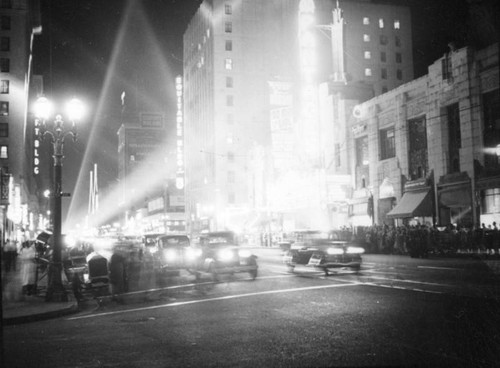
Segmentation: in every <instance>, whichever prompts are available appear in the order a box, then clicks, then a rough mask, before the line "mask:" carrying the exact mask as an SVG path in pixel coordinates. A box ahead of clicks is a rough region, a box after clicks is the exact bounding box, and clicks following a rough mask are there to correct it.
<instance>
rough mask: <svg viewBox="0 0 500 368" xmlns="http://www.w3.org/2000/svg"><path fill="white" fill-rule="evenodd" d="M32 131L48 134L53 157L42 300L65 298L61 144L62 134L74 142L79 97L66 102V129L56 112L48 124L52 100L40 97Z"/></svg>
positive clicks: (41, 136) (78, 114)
mask: <svg viewBox="0 0 500 368" xmlns="http://www.w3.org/2000/svg"><path fill="white" fill-rule="evenodd" d="M34 111H35V132H36V134H37V136H38V137H39V138H40V139H41V140H43V139H44V138H45V137H50V142H51V143H52V147H53V157H54V190H53V192H52V196H51V197H52V198H53V201H52V202H53V211H52V223H53V227H54V228H53V241H54V245H53V251H52V261H51V263H50V267H49V280H48V288H47V295H46V301H67V300H68V296H67V294H66V290H65V289H64V286H63V284H62V278H61V273H62V270H63V268H62V259H61V258H62V257H61V253H62V244H61V238H62V237H61V228H62V216H61V197H63V196H68V195H69V194H68V193H63V192H62V160H63V158H64V155H63V148H64V140H65V139H66V137H68V136H71V137H72V138H73V141H74V142H75V141H76V139H77V131H76V120H78V119H80V118H81V117H82V115H83V105H82V103H81V102H80V101H78V100H76V99H73V100H71V101H70V102H69V103H68V105H67V116H68V119H69V121H70V122H71V127H70V129H68V130H66V129H65V126H64V121H63V118H62V115H56V116H55V119H54V121H53V122H52V124H50V123H48V120H49V119H50V117H51V114H52V103H51V102H50V101H49V100H48V99H47V98H45V97H41V98H39V99H38V100H37V102H36V104H35V109H34Z"/></svg>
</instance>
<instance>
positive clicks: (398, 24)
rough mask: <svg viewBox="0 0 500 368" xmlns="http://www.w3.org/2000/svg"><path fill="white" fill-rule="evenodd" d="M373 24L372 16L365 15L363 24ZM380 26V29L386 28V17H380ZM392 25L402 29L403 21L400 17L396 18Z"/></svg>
mask: <svg viewBox="0 0 500 368" xmlns="http://www.w3.org/2000/svg"><path fill="white" fill-rule="evenodd" d="M370 24H371V19H370V17H363V25H365V26H368V25H370ZM378 27H379V28H380V29H384V28H385V19H384V18H379V19H378ZM392 27H393V28H394V29H401V22H400V21H399V19H395V20H394V21H393V23H392Z"/></svg>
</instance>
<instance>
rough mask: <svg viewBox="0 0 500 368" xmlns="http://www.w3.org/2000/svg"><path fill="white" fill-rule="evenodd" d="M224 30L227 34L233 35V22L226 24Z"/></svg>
mask: <svg viewBox="0 0 500 368" xmlns="http://www.w3.org/2000/svg"><path fill="white" fill-rule="evenodd" d="M224 30H225V31H226V33H231V32H233V22H226V23H225V26H224Z"/></svg>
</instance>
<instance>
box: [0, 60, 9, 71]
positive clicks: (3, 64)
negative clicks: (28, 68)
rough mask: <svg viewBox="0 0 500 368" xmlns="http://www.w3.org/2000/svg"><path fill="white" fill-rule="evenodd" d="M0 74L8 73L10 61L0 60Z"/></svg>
mask: <svg viewBox="0 0 500 368" xmlns="http://www.w3.org/2000/svg"><path fill="white" fill-rule="evenodd" d="M0 72H2V73H9V72H10V59H9V58H0Z"/></svg>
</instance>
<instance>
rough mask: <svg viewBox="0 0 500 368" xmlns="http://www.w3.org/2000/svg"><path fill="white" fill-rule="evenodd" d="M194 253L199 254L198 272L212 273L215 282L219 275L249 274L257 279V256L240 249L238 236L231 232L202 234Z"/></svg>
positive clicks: (193, 249) (247, 250)
mask: <svg viewBox="0 0 500 368" xmlns="http://www.w3.org/2000/svg"><path fill="white" fill-rule="evenodd" d="M192 251H193V252H199V257H198V262H197V267H196V270H197V271H198V272H208V273H210V274H211V275H212V277H213V279H214V280H217V277H218V275H219V274H234V273H241V272H248V273H249V274H250V276H251V277H252V279H255V278H256V277H257V272H258V265H257V256H256V255H254V254H252V252H251V251H250V250H249V249H245V248H242V247H240V246H239V244H238V239H237V236H236V234H235V233H233V232H231V231H217V232H209V233H204V234H202V235H201V236H200V242H199V245H198V247H196V248H192Z"/></svg>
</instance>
